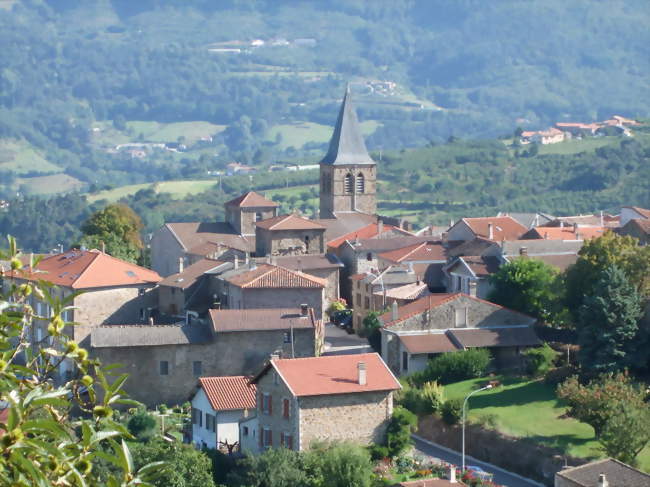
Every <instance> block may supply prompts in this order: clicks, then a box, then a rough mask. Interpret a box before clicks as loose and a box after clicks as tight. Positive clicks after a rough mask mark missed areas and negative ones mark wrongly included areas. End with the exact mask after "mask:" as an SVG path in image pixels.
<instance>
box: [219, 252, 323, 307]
mask: <svg viewBox="0 0 650 487" xmlns="http://www.w3.org/2000/svg"><path fill="white" fill-rule="evenodd" d="M211 286H212V287H211V293H212V294H215V295H216V301H217V302H219V303H220V304H219V305H220V306H221V308H224V309H256V308H286V307H300V306H301V305H302V304H307V305H308V306H309V307H310V308H313V309H314V312H315V313H316V316H317V318H318V319H320V318H321V317H322V315H323V306H324V305H325V304H324V299H325V293H324V290H325V287H326V286H327V281H326V280H325V279H322V278H320V277H315V276H313V275H311V274H306V273H304V272H300V271H293V270H290V269H285V268H284V267H279V266H277V265H273V264H267V263H262V264H257V262H255V261H254V260H251V261H249V263H248V264H246V265H236V266H235V267H233V268H232V269H231V270H229V271H226V272H223V273H222V274H219V275H217V276H214V278H213V280H212V282H211Z"/></svg>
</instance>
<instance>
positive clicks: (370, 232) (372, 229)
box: [327, 223, 413, 249]
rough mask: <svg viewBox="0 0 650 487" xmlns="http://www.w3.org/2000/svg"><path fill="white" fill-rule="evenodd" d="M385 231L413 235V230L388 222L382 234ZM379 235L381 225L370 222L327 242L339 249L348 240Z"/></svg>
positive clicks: (328, 244) (329, 245) (333, 247)
mask: <svg viewBox="0 0 650 487" xmlns="http://www.w3.org/2000/svg"><path fill="white" fill-rule="evenodd" d="M385 233H396V234H398V235H413V234H412V233H411V232H407V231H406V230H402V229H401V228H398V227H395V226H393V225H387V224H384V225H383V230H382V232H381V234H382V235H383V234H385ZM378 236H379V225H378V224H377V223H370V224H369V225H366V226H365V227H361V228H359V229H358V230H355V231H353V232H349V233H346V234H345V235H341V236H340V237H338V238H335V239H334V240H331V241H330V242H327V246H328V247H329V248H332V249H337V248H339V247H340V246H341V245H343V244H344V243H345V241H346V240H356V239H367V238H375V237H378Z"/></svg>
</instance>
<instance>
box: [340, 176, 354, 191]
mask: <svg viewBox="0 0 650 487" xmlns="http://www.w3.org/2000/svg"><path fill="white" fill-rule="evenodd" d="M353 187H354V176H353V175H352V174H348V175H347V176H345V181H344V184H343V190H344V191H345V194H351V193H352V189H353Z"/></svg>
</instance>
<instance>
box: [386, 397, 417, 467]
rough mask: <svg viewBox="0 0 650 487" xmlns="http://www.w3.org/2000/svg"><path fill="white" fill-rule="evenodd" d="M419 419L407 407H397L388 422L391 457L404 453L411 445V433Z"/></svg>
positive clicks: (387, 441) (387, 443)
mask: <svg viewBox="0 0 650 487" xmlns="http://www.w3.org/2000/svg"><path fill="white" fill-rule="evenodd" d="M417 424H418V419H417V417H416V416H415V414H413V413H412V412H410V411H408V410H407V409H404V408H401V407H397V408H395V410H394V411H393V416H392V418H391V420H390V423H388V429H387V431H386V446H387V447H388V454H389V456H390V457H391V458H394V457H396V456H397V455H399V454H400V453H402V452H403V451H404V450H405V449H406V448H407V447H408V446H410V445H411V433H412V432H413V431H415V429H416V428H417Z"/></svg>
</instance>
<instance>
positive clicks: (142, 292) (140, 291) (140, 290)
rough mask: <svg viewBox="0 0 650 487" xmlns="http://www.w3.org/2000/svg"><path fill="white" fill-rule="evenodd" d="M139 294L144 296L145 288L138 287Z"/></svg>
mask: <svg viewBox="0 0 650 487" xmlns="http://www.w3.org/2000/svg"><path fill="white" fill-rule="evenodd" d="M138 296H144V289H142V288H140V289H138Z"/></svg>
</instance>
